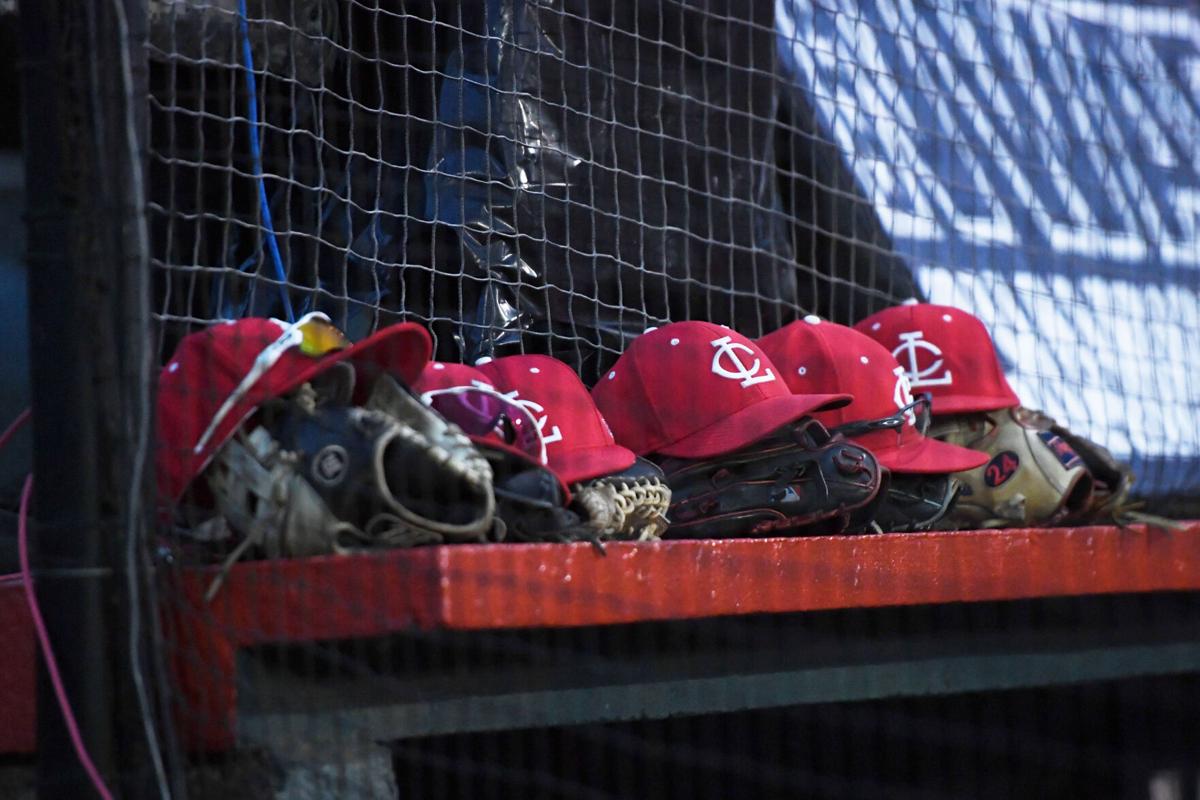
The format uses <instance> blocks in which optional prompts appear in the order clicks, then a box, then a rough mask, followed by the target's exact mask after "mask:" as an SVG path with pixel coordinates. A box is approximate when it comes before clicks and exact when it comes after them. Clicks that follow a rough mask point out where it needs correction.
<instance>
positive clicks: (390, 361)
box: [157, 312, 433, 503]
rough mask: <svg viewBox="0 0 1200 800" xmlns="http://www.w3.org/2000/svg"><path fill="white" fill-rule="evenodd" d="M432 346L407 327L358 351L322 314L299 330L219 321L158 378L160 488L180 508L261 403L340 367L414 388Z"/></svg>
mask: <svg viewBox="0 0 1200 800" xmlns="http://www.w3.org/2000/svg"><path fill="white" fill-rule="evenodd" d="M432 348H433V344H432V342H431V340H430V338H429V333H428V332H427V331H426V330H425V329H424V328H422V327H421V326H420V325H416V324H414V323H411V322H401V323H398V324H396V325H392V326H390V327H387V328H384V329H383V330H381V331H378V332H377V333H375V334H373V335H372V336H369V337H368V338H366V339H364V340H363V341H361V342H358V343H357V344H351V343H350V341H349V340H348V339H346V337H345V336H344V335H343V334H342V333H341V331H339V330H338V329H337V328H336V327H334V326H333V323H332V322H330V320H329V317H327V316H325V315H324V314H322V313H320V312H313V313H311V314H306V315H305V316H304V317H302V318H301V319H299V320H297V321H296V322H294V323H288V322H284V321H282V320H277V319H267V318H264V317H250V318H247V319H239V320H231V321H228V322H219V323H217V324H215V325H212V326H211V327H208V328H206V329H204V330H202V331H198V332H196V333H192V334H189V335H188V336H185V337H184V338H183V341H181V342H180V343H179V346H178V347H177V348H176V349H175V354H174V355H173V356H172V357H171V360H170V361H169V362H167V365H166V366H165V367H163V369H162V372H161V373H160V374H159V378H158V452H157V456H158V488H159V494H160V497H161V498H163V499H164V500H166V501H169V502H171V503H174V502H176V501H178V500H179V498H180V497H181V496H182V495H183V492H184V490H185V489H186V488H187V486H188V484H190V483H191V482H192V480H193V479H194V478H195V477H196V476H197V475H199V474H200V473H201V472H202V471H203V470H204V468H205V467H206V466H207V465H208V462H209V460H210V459H211V458H212V457H213V455H214V454H215V453H216V452H217V450H219V449H220V447H221V445H223V444H225V442H226V441H227V440H228V439H229V437H230V436H232V435H233V433H234V431H236V430H237V429H238V427H239V426H240V425H241V424H242V422H243V421H244V420H245V419H246V418H247V417H249V416H250V415H251V414H252V413H253V412H254V411H255V409H257V408H258V407H259V406H260V405H261V404H262V403H264V402H265V401H267V400H270V399H272V398H275V397H280V396H282V395H285V394H287V393H288V392H291V391H293V390H294V389H296V388H297V387H299V386H300V385H301V384H303V383H304V382H306V381H309V380H312V379H313V378H314V377H316V376H317V375H319V374H321V373H322V372H324V371H325V370H327V369H329V367H330V366H331V365H333V364H335V363H337V362H340V361H351V362H353V364H354V366H355V369H356V370H358V369H367V370H380V369H383V368H388V369H391V370H392V371H394V372H396V373H397V374H398V375H399V377H401V378H402V379H404V380H406V381H412V380H413V379H415V378H416V377H417V375H418V374H420V372H421V367H422V366H423V365H424V364H425V363H426V362H427V361H429V356H430V354H431V352H432Z"/></svg>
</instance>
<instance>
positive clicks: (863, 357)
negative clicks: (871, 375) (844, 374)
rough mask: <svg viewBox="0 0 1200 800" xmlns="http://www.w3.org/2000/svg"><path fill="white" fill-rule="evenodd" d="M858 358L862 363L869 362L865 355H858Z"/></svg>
mask: <svg viewBox="0 0 1200 800" xmlns="http://www.w3.org/2000/svg"><path fill="white" fill-rule="evenodd" d="M858 360H859V361H861V362H862V363H864V364H869V363H871V359H869V358H867V357H866V356H859V357H858Z"/></svg>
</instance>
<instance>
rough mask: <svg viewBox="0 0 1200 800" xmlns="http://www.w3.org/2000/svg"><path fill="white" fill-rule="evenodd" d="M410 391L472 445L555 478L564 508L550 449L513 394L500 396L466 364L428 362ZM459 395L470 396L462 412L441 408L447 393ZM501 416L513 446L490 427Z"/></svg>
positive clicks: (488, 380)
mask: <svg viewBox="0 0 1200 800" xmlns="http://www.w3.org/2000/svg"><path fill="white" fill-rule="evenodd" d="M413 388H414V390H415V391H416V392H417V393H418V394H420V395H421V399H422V400H424V401H425V402H426V403H429V404H431V405H432V406H433V408H434V409H435V410H436V411H438V412H439V413H441V414H442V415H443V416H445V417H446V418H447V419H449V420H450V421H451V422H455V423H457V424H459V425H460V426H461V427H463V430H464V431H465V432H466V434H467V435H468V436H469V437H470V438H471V441H473V442H475V443H476V444H478V445H481V446H483V447H491V448H495V449H498V450H503V451H505V452H507V453H509V454H511V455H514V456H516V457H517V458H520V459H522V460H523V461H526V462H529V464H530V465H531V466H535V467H539V468H541V469H547V470H549V471H550V472H552V473H554V476H555V478H556V480H557V481H558V483H559V486H560V488H561V489H562V496H563V498H564V502H569V500H570V497H571V492H570V489H569V488H568V487H567V484H566V481H565V479H564V478H563V477H562V476H561V475H560V474H558V473H557V471H555V470H554V469H552V468H551V467H550V466H549V464H548V461H549V457H548V451H549V448H548V447H547V446H546V443H545V439H544V437H543V436H542V434H541V432H540V430H539V428H538V419H537V417H536V416H535V415H534V414H533V413H532V412H531V411H530V410H529V408H528V407H527V406H526V405H524V404H523V403H521V402H520V401H519V400H517V399H516V398H515V396H514V395H513V394H511V393H506V392H504V391H502V387H498V386H497V385H496V381H494V380H493V378H492V376H490V375H487V374H485V373H484V372H483V371H481V370H479V369H477V368H475V367H470V366H467V365H466V364H454V363H450V362H446V361H431V362H429V364H427V365H426V366H425V369H424V370H422V371H421V375H420V377H419V378H417V380H416V383H415V384H414V385H413ZM461 391H465V392H469V393H470V394H468V395H465V396H463V397H462V398H461V407H456V406H455V405H450V404H445V403H442V402H440V401H443V400H453V399H455V398H454V395H453V394H452V393H455V392H461ZM484 406H486V408H485V407H484ZM459 411H465V412H466V415H467V417H473V419H468V418H464V416H463V415H462V414H460V413H458V412H459ZM500 414H503V415H504V416H505V417H506V418H507V419H508V423H510V424H511V425H512V429H510V430H509V431H508V434H509V437H510V438H511V439H512V440H513V441H506V438H505V436H504V435H502V434H501V432H500V431H499V430H497V429H496V428H495V427H494V426H493V423H494V421H495V419H496V418H497V417H498V416H499V415H500ZM476 420H479V421H482V422H483V423H484V424H483V426H482V427H479V426H477V425H475V424H474V423H475V421H476Z"/></svg>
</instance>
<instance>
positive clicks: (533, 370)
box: [529, 367, 542, 375]
mask: <svg viewBox="0 0 1200 800" xmlns="http://www.w3.org/2000/svg"><path fill="white" fill-rule="evenodd" d="M529 371H530V372H532V373H533V374H534V375H537V374H538V373H539V372H541V371H542V370H541V369H540V368H538V367H530V368H529Z"/></svg>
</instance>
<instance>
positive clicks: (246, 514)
mask: <svg viewBox="0 0 1200 800" xmlns="http://www.w3.org/2000/svg"><path fill="white" fill-rule="evenodd" d="M388 380H391V379H390V378H389V379H388ZM393 384H394V381H393ZM392 388H394V389H395V391H396V392H399V395H397V394H395V392H387V393H386V394H387V395H388V397H389V400H390V408H389V411H390V412H391V413H385V412H384V411H382V410H380V409H379V408H356V407H352V406H345V405H324V406H323V405H317V404H316V403H315V402H314V395H313V391H312V388H311V387H309V386H305V387H302V389H301V390H300V391H299V392H297V393H296V394H294V395H292V396H290V397H288V398H285V399H282V400H277V401H272V402H271V403H268V404H266V405H265V406H264V407H263V408H262V409H261V410H260V412H259V416H258V420H257V423H256V424H255V425H254V426H253V427H252V428H250V429H249V430H243V431H240V432H239V433H238V434H237V435H236V436H235V437H234V438H233V439H231V440H230V441H229V442H228V443H227V444H226V445H225V447H223V448H222V449H221V450H220V451H219V452H218V453H217V455H216V457H215V458H214V460H213V463H212V464H211V465H210V466H209V468H208V470H207V471H206V477H207V480H208V485H209V487H210V488H211V490H212V493H213V496H214V498H215V499H216V503H217V508H218V510H219V511H220V512H221V514H222V515H223V516H224V517H225V519H226V520H227V521H228V523H229V525H230V527H231V528H233V529H234V530H235V531H236V532H237V533H239V534H241V535H242V536H243V537H244V538H243V543H242V545H241V546H239V550H240V551H244V549H246V548H247V547H249V546H258V547H260V548H261V550H262V551H263V553H264V555H266V556H267V557H271V558H275V557H287V556H311V555H320V554H325V553H347V552H354V551H359V550H369V549H375V548H381V547H407V546H411V545H417V544H425V543H432V542H443V541H447V542H459V541H482V540H483V539H484V538H485V536H486V534H487V533H488V532H489V531H490V530H491V528H492V521H493V514H494V509H495V501H494V498H493V494H492V474H491V469H490V467H489V466H488V463H487V461H485V460H484V459H483V457H482V456H481V455H480V454H479V452H478V451H477V450H476V449H475V447H474V445H472V444H471V442H470V440H468V439H467V438H466V437H465V436H464V435H462V434H461V433H458V432H457V431H456V430H455V429H453V427H452V426H450V425H448V423H446V422H444V421H443V420H441V419H439V418H438V417H437V416H436V415H435V414H434V413H433V412H432V411H430V410H429V409H427V408H425V406H423V405H422V404H421V403H420V401H419V400H417V399H416V398H415V397H412V395H411V394H408V393H407V392H405V391H404V390H403V389H401V388H400V387H399V386H398V385H394V386H393V387H392ZM372 397H373V400H374V399H375V398H374V395H373V396H372ZM239 554H240V553H239Z"/></svg>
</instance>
